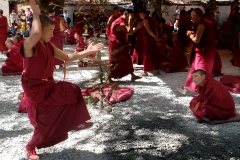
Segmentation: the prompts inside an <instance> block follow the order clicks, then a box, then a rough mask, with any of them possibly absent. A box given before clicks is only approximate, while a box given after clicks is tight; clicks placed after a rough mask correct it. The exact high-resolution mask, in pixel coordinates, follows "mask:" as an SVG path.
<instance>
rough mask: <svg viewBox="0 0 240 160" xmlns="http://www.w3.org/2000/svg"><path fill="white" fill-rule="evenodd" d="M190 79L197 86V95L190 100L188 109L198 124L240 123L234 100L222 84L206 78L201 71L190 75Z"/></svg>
mask: <svg viewBox="0 0 240 160" xmlns="http://www.w3.org/2000/svg"><path fill="white" fill-rule="evenodd" d="M192 79H193V81H194V83H195V84H196V85H197V86H199V95H198V96H196V97H194V98H193V99H192V100H191V102H190V109H191V111H192V112H193V114H194V115H195V116H196V117H197V119H198V122H199V123H201V122H207V123H209V124H220V123H228V122H234V121H240V114H238V113H236V108H235V103H234V100H233V98H232V96H231V94H230V93H229V92H228V90H227V89H226V88H225V86H224V85H223V84H221V83H220V82H218V81H216V80H215V79H214V78H212V77H208V76H207V74H206V72H205V71H204V70H201V69H199V70H195V71H194V72H193V73H192Z"/></svg>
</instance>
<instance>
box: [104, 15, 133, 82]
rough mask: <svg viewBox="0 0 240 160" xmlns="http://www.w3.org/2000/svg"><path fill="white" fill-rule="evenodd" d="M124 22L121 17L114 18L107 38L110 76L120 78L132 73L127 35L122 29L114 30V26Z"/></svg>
mask: <svg viewBox="0 0 240 160" xmlns="http://www.w3.org/2000/svg"><path fill="white" fill-rule="evenodd" d="M121 23H125V21H124V19H123V18H122V17H119V18H118V19H116V20H115V21H114V22H113V23H112V25H111V31H110V34H109V36H108V38H109V41H110V43H109V54H108V56H109V60H108V65H109V66H111V67H110V68H111V77H112V78H122V77H124V76H126V75H128V74H131V73H133V71H134V70H133V64H132V60H131V56H130V55H129V51H130V46H129V45H128V43H127V35H126V33H125V32H123V31H116V26H117V25H120V24H121Z"/></svg>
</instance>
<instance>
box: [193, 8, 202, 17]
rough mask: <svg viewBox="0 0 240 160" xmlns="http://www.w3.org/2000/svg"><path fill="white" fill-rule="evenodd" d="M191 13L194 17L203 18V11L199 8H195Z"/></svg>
mask: <svg viewBox="0 0 240 160" xmlns="http://www.w3.org/2000/svg"><path fill="white" fill-rule="evenodd" d="M192 12H194V13H195V14H196V16H200V17H201V16H203V11H202V10H201V9H200V8H195V9H194V10H193V11H192Z"/></svg>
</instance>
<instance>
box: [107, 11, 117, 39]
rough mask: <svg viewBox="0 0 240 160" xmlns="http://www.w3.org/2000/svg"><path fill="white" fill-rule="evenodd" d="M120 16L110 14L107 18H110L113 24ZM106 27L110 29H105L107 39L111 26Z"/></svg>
mask: <svg viewBox="0 0 240 160" xmlns="http://www.w3.org/2000/svg"><path fill="white" fill-rule="evenodd" d="M120 16H121V15H120V14H119V15H118V16H116V15H115V14H112V15H111V16H110V17H109V19H110V18H112V23H113V22H114V21H115V20H116V19H118V18H119V17H120ZM108 26H110V28H108V27H106V35H107V37H108V36H109V34H110V31H111V26H112V24H108ZM109 29H110V30H109Z"/></svg>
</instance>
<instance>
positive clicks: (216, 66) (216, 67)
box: [212, 50, 223, 76]
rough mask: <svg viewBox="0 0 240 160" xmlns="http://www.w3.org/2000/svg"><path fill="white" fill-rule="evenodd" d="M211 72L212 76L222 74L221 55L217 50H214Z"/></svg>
mask: <svg viewBox="0 0 240 160" xmlns="http://www.w3.org/2000/svg"><path fill="white" fill-rule="evenodd" d="M212 73H213V75H214V76H222V75H223V73H222V60H221V57H220V55H219V53H218V51H217V50H216V51H215V56H214V63H213V70H212Z"/></svg>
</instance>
